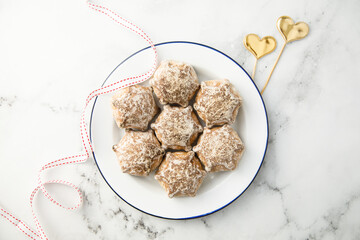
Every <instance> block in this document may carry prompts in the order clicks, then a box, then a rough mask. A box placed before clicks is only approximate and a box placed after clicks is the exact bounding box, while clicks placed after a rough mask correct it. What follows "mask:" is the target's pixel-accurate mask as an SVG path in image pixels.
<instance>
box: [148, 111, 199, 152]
mask: <svg viewBox="0 0 360 240" xmlns="http://www.w3.org/2000/svg"><path fill="white" fill-rule="evenodd" d="M151 128H152V129H154V130H155V133H156V136H157V138H158V139H159V141H160V142H161V143H162V146H163V147H164V148H171V149H176V150H186V151H189V150H191V144H192V143H193V142H194V141H195V140H196V138H197V136H198V134H199V133H200V132H202V130H203V128H202V126H201V125H200V123H199V120H198V119H197V117H196V115H195V113H194V112H193V109H192V107H191V106H188V107H186V108H183V107H171V106H169V105H165V106H164V110H163V111H162V112H161V113H160V115H159V116H158V118H157V119H156V121H155V123H153V124H151Z"/></svg>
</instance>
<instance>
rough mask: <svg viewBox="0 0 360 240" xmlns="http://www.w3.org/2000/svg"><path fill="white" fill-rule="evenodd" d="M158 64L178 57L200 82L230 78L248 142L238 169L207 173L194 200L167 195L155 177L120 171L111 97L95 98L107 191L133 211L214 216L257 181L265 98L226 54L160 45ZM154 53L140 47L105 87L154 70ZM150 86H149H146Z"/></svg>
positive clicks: (94, 135) (97, 153)
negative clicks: (239, 106) (116, 154)
mask: <svg viewBox="0 0 360 240" xmlns="http://www.w3.org/2000/svg"><path fill="white" fill-rule="evenodd" d="M156 46H157V49H158V53H159V60H164V59H174V60H180V61H184V62H187V63H189V64H191V65H192V66H193V67H194V68H195V71H196V72H197V74H198V76H199V80H200V81H206V80H211V79H221V78H227V79H229V80H230V81H231V83H232V84H233V85H234V86H235V88H236V89H237V90H238V91H239V93H240V95H241V96H242V98H243V106H242V107H241V108H240V111H239V114H238V117H237V119H236V122H235V123H234V124H233V127H234V129H235V130H236V131H237V132H238V133H239V135H240V137H241V139H242V140H243V142H244V144H245V152H244V155H243V157H242V159H241V160H240V162H239V165H238V167H237V169H236V170H234V171H231V172H220V173H215V174H209V175H208V176H207V177H206V178H205V180H204V182H203V184H202V186H201V187H200V189H199V191H198V193H197V195H196V196H195V197H184V198H173V199H170V198H168V197H167V194H166V193H165V191H164V189H162V188H161V186H160V185H159V183H158V182H157V181H156V180H155V179H154V173H152V174H151V175H150V176H148V177H134V176H130V175H128V174H124V173H122V172H121V170H120V167H119V165H118V162H117V160H116V156H115V154H114V152H113V151H112V149H111V147H112V145H114V144H115V143H118V141H119V140H120V139H121V136H122V134H123V131H122V130H119V128H117V126H116V125H115V122H114V120H113V118H112V112H111V107H110V98H111V96H110V95H106V96H101V97H99V98H97V99H96V101H95V103H94V106H93V111H92V114H91V120H90V124H91V125H90V134H91V139H92V142H93V145H94V159H95V162H96V164H97V166H98V168H99V171H100V172H101V174H102V176H103V178H104V180H105V181H106V182H107V184H108V185H109V187H110V188H111V189H112V190H113V191H114V192H115V193H116V194H117V195H118V196H119V197H120V198H122V199H123V200H124V201H125V202H127V203H128V204H130V205H131V206H133V207H134V208H136V209H138V210H140V211H142V212H144V213H147V214H150V215H153V216H157V217H162V218H169V219H189V218H196V217H201V216H205V215H208V214H211V213H213V212H216V211H218V210H220V209H222V208H224V207H226V206H227V205H229V204H230V203H231V202H233V201H234V200H236V199H237V198H238V197H239V196H240V195H241V194H242V193H243V192H244V191H245V190H246V189H247V188H248V187H249V185H250V184H251V182H252V181H253V180H254V178H255V176H256V174H257V172H258V171H259V169H260V166H261V164H262V161H263V159H264V156H265V152H266V147H267V141H268V122H267V115H266V110H265V106H264V103H263V101H262V98H261V95H260V93H259V91H258V89H257V88H256V86H255V84H254V83H253V81H252V80H251V78H250V77H249V75H248V74H247V73H246V72H245V71H244V70H243V69H242V67H241V66H240V65H239V64H237V63H236V62H235V61H234V60H232V59H231V58H230V57H228V56H227V55H225V54H224V53H222V52H220V51H218V50H216V49H214V48H211V47H208V46H205V45H202V44H198V43H192V42H166V43H160V44H157V45H156ZM151 51H152V50H151V49H150V48H145V49H142V50H140V51H138V52H136V53H134V54H133V55H131V56H130V57H128V58H127V59H125V60H124V61H123V62H122V63H120V64H119V65H118V66H117V67H116V68H115V69H114V71H113V72H111V74H110V75H109V77H108V78H107V79H106V80H105V82H104V84H106V85H107V84H110V83H112V82H114V81H116V80H119V79H120V78H124V77H129V76H133V75H137V74H139V73H142V72H145V71H147V70H148V69H150V67H151V64H152V52H151ZM143 84H144V85H147V84H148V82H146V83H143Z"/></svg>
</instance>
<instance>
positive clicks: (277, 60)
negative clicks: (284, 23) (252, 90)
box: [261, 42, 287, 94]
mask: <svg viewBox="0 0 360 240" xmlns="http://www.w3.org/2000/svg"><path fill="white" fill-rule="evenodd" d="M286 43H287V42H285V43H284V45H283V46H282V48H281V50H280V53H279V55H278V57H277V58H276V61H275V64H274V66H273V67H272V69H271V72H270V74H269V77H268V78H267V80H266V82H265V85H264V87H263V89H262V90H261V94H263V93H264V91H265V88H266V87H267V85H268V83H269V81H270V78H271V75H272V74H273V72H274V70H275V67H276V65H277V64H278V62H279V59H280V57H281V54H282V53H283V51H284V48H285V46H286Z"/></svg>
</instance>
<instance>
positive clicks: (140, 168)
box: [113, 130, 165, 176]
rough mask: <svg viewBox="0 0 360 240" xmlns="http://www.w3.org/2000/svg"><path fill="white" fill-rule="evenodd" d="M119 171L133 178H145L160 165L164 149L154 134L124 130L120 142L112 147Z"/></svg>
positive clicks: (149, 131)
mask: <svg viewBox="0 0 360 240" xmlns="http://www.w3.org/2000/svg"><path fill="white" fill-rule="evenodd" d="M113 150H114V152H115V153H116V156H117V158H118V160H119V163H120V166H121V170H122V171H123V172H125V173H129V174H131V175H135V176H147V175H149V173H150V172H152V171H153V170H155V169H156V168H157V167H158V166H159V165H160V163H161V161H162V159H163V155H164V153H165V151H164V149H163V148H162V147H161V146H160V143H159V141H158V140H157V139H156V137H155V135H154V132H153V131H152V130H148V131H147V132H141V131H133V130H126V131H125V135H124V136H123V138H122V139H121V140H120V142H119V143H118V144H116V145H114V146H113Z"/></svg>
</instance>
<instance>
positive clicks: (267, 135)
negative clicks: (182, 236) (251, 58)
mask: <svg viewBox="0 0 360 240" xmlns="http://www.w3.org/2000/svg"><path fill="white" fill-rule="evenodd" d="M173 43H185V44H193V45H198V46H201V47H205V48H208V49H211V50H213V51H215V52H218V53H220V54H221V55H223V56H224V57H227V58H228V59H230V60H231V61H232V62H233V63H235V64H236V65H237V66H238V67H239V68H241V70H243V71H244V72H245V73H246V75H247V76H248V77H249V79H250V80H251V82H252V84H253V85H254V87H255V89H256V90H257V92H258V94H259V96H260V99H261V102H262V104H263V107H264V111H265V116H266V125H267V133H266V145H265V150H264V154H263V158H262V160H261V163H260V166H259V169H258V170H257V171H256V174H255V175H254V177H253V179H252V180H251V182H250V183H249V185H248V186H247V187H246V188H245V189H244V191H242V192H241V193H240V194H239V195H238V196H237V197H236V198H234V199H233V200H231V201H230V202H228V203H227V204H225V205H224V206H222V207H220V208H218V209H215V210H214V211H211V212H208V213H204V214H201V215H196V216H192V217H186V218H168V217H163V216H158V215H155V214H152V213H148V212H146V211H144V210H141V209H139V208H137V207H135V206H134V205H132V204H131V203H129V202H127V201H126V200H125V199H124V198H122V197H121V196H120V194H119V193H117V192H116V191H115V190H114V189H113V188H112V187H111V185H110V184H109V182H108V181H107V180H106V178H105V176H104V175H103V173H102V172H101V169H100V167H99V165H98V163H97V160H96V157H95V152H93V157H94V160H95V164H96V166H97V168H98V169H99V172H100V174H101V176H102V177H103V179H104V180H105V182H106V184H107V185H108V186H109V187H110V189H111V190H112V191H113V192H114V193H115V194H116V195H117V196H118V197H119V198H121V199H122V200H123V201H124V202H126V203H127V204H129V205H130V206H131V207H133V208H135V209H136V210H139V211H140V212H143V213H146V214H148V215H150V216H153V217H158V218H162V219H168V220H187V219H195V218H200V217H205V216H208V215H210V214H213V213H215V212H217V211H220V210H221V209H224V208H225V207H227V206H229V205H230V204H231V203H233V202H234V201H235V200H236V199H238V198H239V197H240V196H241V195H242V194H243V193H244V192H245V191H246V190H247V189H248V188H249V187H250V185H251V184H252V183H253V181H254V179H255V178H256V176H257V174H258V173H259V171H260V168H261V166H262V164H263V162H264V159H265V155H266V150H267V147H268V141H269V121H268V116H267V111H266V107H265V103H264V100H263V98H262V97H261V94H260V91H259V89H258V88H257V86H256V85H255V83H254V81H253V80H252V78H251V77H250V75H249V74H248V73H247V72H246V71H245V69H244V68H243V67H242V66H241V65H240V64H238V63H237V62H236V61H235V60H234V59H232V58H231V57H229V56H228V55H226V54H225V53H223V52H221V51H219V50H217V49H215V48H213V47H210V46H207V45H205V44H201V43H197V42H189V41H169V42H162V43H157V44H155V46H161V45H165V44H173ZM150 47H151V46H148V47H146V48H143V49H141V50H139V51H137V52H135V53H133V54H131V55H130V56H129V57H127V58H125V59H124V60H123V61H122V62H121V63H119V65H117V66H116V67H115V68H114V70H112V71H111V73H110V74H109V76H108V77H107V78H106V79H105V81H104V82H103V84H102V85H101V86H102V87H103V86H104V85H105V83H106V81H107V80H108V79H109V77H110V76H111V75H112V74H113V73H114V72H115V71H116V69H118V67H120V66H121V65H122V64H123V63H125V62H126V61H127V60H129V59H130V58H132V57H134V56H135V55H136V54H138V53H140V52H142V51H144V50H146V49H149V48H150ZM97 99H98V97H96V98H95V101H94V105H93V107H92V110H91V116H90V141H91V142H92V135H91V129H92V128H91V124H92V117H93V112H94V108H95V105H96V102H97Z"/></svg>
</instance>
